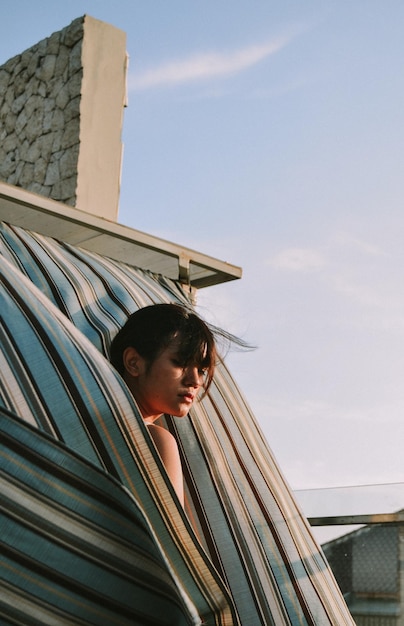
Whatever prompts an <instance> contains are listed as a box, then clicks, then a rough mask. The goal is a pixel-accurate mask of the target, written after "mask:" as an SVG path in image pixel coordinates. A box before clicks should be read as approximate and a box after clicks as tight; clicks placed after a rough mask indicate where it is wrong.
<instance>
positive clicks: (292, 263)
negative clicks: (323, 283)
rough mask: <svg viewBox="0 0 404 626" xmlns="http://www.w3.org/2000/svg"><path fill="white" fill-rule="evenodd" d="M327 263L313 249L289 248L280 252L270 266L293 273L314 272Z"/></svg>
mask: <svg viewBox="0 0 404 626" xmlns="http://www.w3.org/2000/svg"><path fill="white" fill-rule="evenodd" d="M325 263H326V261H325V258H324V257H323V255H322V254H320V252H318V251H317V250H313V249H311V248H287V249H285V250H282V251H281V252H279V254H278V255H276V256H275V257H274V258H273V259H272V260H271V261H270V263H269V264H270V265H271V266H272V267H275V268H276V269H280V270H287V271H291V272H313V271H316V270H319V269H321V268H323V267H324V265H325Z"/></svg>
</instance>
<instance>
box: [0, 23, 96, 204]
mask: <svg viewBox="0 0 404 626" xmlns="http://www.w3.org/2000/svg"><path fill="white" fill-rule="evenodd" d="M83 23H84V18H79V19H77V20H75V21H74V22H72V24H70V26H68V27H67V28H64V29H63V30H61V31H59V32H57V33H54V34H53V35H51V36H50V37H49V38H47V39H44V40H43V41H41V42H40V43H38V44H36V45H35V46H33V47H32V48H29V49H28V50H26V51H25V52H23V53H22V54H19V55H18V56H16V57H14V58H12V59H10V60H9V61H7V62H6V63H5V64H4V65H2V66H1V67H0V179H1V180H3V181H5V182H7V183H10V184H12V185H16V186H18V187H24V189H28V190H30V191H34V192H36V193H39V194H41V195H44V196H47V197H50V198H53V199H55V200H60V201H62V202H64V203H67V204H70V205H72V206H75V204H76V186H77V160H78V154H79V129H80V91H81V82H82V76H83V67H82V63H81V49H82V43H83Z"/></svg>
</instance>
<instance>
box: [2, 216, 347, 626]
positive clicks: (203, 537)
mask: <svg viewBox="0 0 404 626" xmlns="http://www.w3.org/2000/svg"><path fill="white" fill-rule="evenodd" d="M0 246H1V248H0V252H1V254H2V255H3V262H2V264H1V266H2V270H3V280H2V283H3V289H2V298H3V300H2V303H1V313H2V315H4V326H3V327H2V331H1V332H2V347H3V353H2V357H1V358H2V367H1V387H0V393H1V402H2V404H3V406H4V407H5V409H6V410H8V411H11V412H12V413H14V414H16V415H17V416H18V417H19V418H21V419H22V420H24V421H25V422H29V423H30V424H31V429H30V433H31V434H35V433H34V431H33V430H32V427H36V428H37V429H39V430H40V431H44V433H46V434H44V435H42V437H46V436H47V441H48V443H49V442H50V438H54V439H55V440H57V441H58V442H59V443H57V442H55V444H54V445H55V446H56V445H57V446H59V448H61V447H63V450H64V451H65V453H66V454H67V453H68V452H69V451H70V450H74V452H75V454H76V455H79V456H80V457H82V458H83V459H85V460H86V461H85V462H86V463H87V466H86V467H92V468H93V469H92V470H91V471H93V472H94V475H95V473H97V472H98V474H100V472H101V473H102V476H103V480H104V479H105V480H106V476H108V478H109V480H111V481H113V483H112V482H111V484H114V485H123V488H125V489H127V490H128V492H129V494H130V496H131V498H132V500H131V503H132V505H131V506H132V507H133V508H135V506H136V503H137V505H138V507H139V508H140V510H141V511H142V514H143V515H144V517H145V519H146V520H147V523H148V524H149V532H150V537H151V538H153V541H154V544H155V546H156V549H157V550H158V553H159V554H160V555H161V559H162V560H161V562H164V563H165V565H166V568H167V575H166V578H165V579H164V580H165V584H166V585H168V584H169V583H168V582H167V581H168V580H170V581H171V582H170V584H172V585H173V596H172V598H173V603H172V605H170V607H169V609H170V610H173V611H174V610H176V611H177V615H178V611H179V607H181V617H177V616H175V617H172V618H169V619H168V621H167V622H161V623H170V624H182V623H199V619H200V618H201V619H202V620H203V622H204V623H206V624H217V625H222V626H227V625H231V624H235V625H236V624H242V625H243V626H259V625H261V624H262V625H271V624H276V625H290V624H293V625H321V626H322V625H324V626H326V625H328V624H333V625H338V626H342V625H345V624H353V621H352V618H351V616H350V615H349V613H348V610H347V608H346V606H345V603H344V601H343V599H342V597H341V594H340V592H339V590H338V588H337V586H336V583H335V581H334V578H333V576H332V574H331V572H330V570H329V567H328V565H327V563H326V561H325V559H324V557H323V555H322V552H321V550H320V549H319V547H318V545H317V544H316V542H315V540H314V539H313V537H312V534H311V531H310V528H309V526H308V524H307V523H306V521H305V519H304V517H303V516H302V514H301V512H300V510H299V508H298V507H297V505H296V503H295V501H294V498H293V496H292V495H291V493H290V490H289V488H288V486H287V484H286V483H285V481H284V479H283V477H282V474H281V473H280V471H279V468H278V466H277V464H276V461H275V460H274V458H273V456H272V454H271V451H270V449H269V447H268V445H267V443H266V441H265V440H264V438H263V436H262V433H261V431H260V429H259V426H258V425H257V423H256V421H255V419H254V417H253V415H252V414H251V411H250V410H249V407H248V404H247V403H246V401H245V399H244V398H243V396H242V394H241V393H240V391H239V389H238V388H237V385H236V384H235V382H234V381H233V380H232V377H231V375H230V373H229V372H228V371H227V369H226V367H225V366H220V367H219V368H218V370H217V373H216V375H215V381H214V384H213V386H212V389H211V390H210V393H209V395H208V396H207V397H206V398H204V400H203V401H202V402H200V403H199V404H198V405H196V406H195V407H194V408H193V409H192V412H191V415H190V417H189V418H188V419H182V420H170V421H169V422H168V423H167V427H168V428H170V429H171V430H172V432H174V434H175V435H176V437H177V440H178V442H179V445H180V450H181V453H182V456H183V465H184V473H185V478H186V495H187V498H186V500H187V503H186V514H184V512H183V511H182V510H181V507H178V506H177V504H178V503H177V501H176V497H175V494H174V493H173V490H172V489H171V486H170V484H169V481H168V480H167V479H166V476H165V473H164V469H163V468H162V466H161V463H160V460H159V458H158V455H157V454H156V452H155V450H154V448H153V446H152V445H150V442H149V439H148V433H147V431H146V429H145V428H144V425H143V423H142V420H141V419H140V417H139V414H138V412H137V409H136V407H135V405H134V403H133V401H132V399H131V398H130V397H129V396H128V394H127V392H126V389H125V387H124V385H123V383H122V382H121V380H120V379H119V376H117V375H116V374H115V372H114V371H113V370H112V369H111V367H110V366H109V364H108V362H107V361H106V359H105V358H104V357H103V356H102V355H103V354H104V355H108V349H109V344H110V341H111V338H112V337H113V335H114V334H115V333H116V331H117V329H118V328H119V327H120V326H121V325H122V324H123V323H124V321H125V320H126V318H127V316H128V315H129V314H130V313H131V312H132V311H134V310H135V309H137V308H139V307H142V306H145V305H147V304H150V303H152V302H169V301H179V302H186V301H187V298H186V294H185V293H184V292H183V291H182V290H181V288H180V286H179V285H177V284H176V283H175V282H173V281H170V280H167V279H165V278H163V277H161V276H154V275H152V274H150V273H147V272H144V271H142V270H139V269H135V268H132V267H129V266H125V265H123V264H119V263H116V262H114V261H111V260H110V259H107V258H104V257H100V256H98V255H95V254H91V253H88V252H85V251H83V250H80V249H79V248H74V247H72V246H68V245H64V244H61V243H58V242H56V241H54V240H51V239H49V238H46V237H43V236H39V235H35V234H33V233H29V232H27V231H24V230H22V229H19V228H15V227H10V226H7V225H5V224H3V225H2V230H1V239H0ZM19 426H20V427H21V424H19ZM27 428H28V427H27ZM60 442H61V443H60ZM59 448H58V449H59ZM77 458H78V457H77ZM83 462H84V461H83ZM96 468H97V469H96ZM98 474H97V475H98ZM89 475H90V473H89ZM22 480H24V478H22ZM91 480H92V479H91ZM91 480H88V481H87V482H86V487H85V486H83V485H82V489H83V497H84V494H85V493H86V488H89V485H90V482H91ZM117 489H118V487H117ZM121 489H122V488H121ZM23 491H24V489H23ZM118 491H119V489H118ZM30 494H31V496H32V498H34V499H35V498H36V497H37V498H38V502H40V501H41V496H40V494H37V493H36V491H35V489H34V490H33V491H32V492H31V491H30ZM54 532H55V533H56V529H54ZM94 532H98V529H94ZM99 532H101V531H99ZM69 549H70V546H69ZM134 553H135V556H134V558H136V548H135V549H134ZM21 558H23V557H21ZM27 560H28V561H29V563H31V557H30V556H29V555H27ZM23 562H24V567H25V566H26V567H29V565H26V564H25V561H24V560H23ZM100 572H103V569H102V567H101V566H100ZM153 575H154V573H153ZM1 576H2V579H3V578H4V579H7V572H6V571H4V572H3V571H2V572H1ZM108 576H109V573H108V571H106V572H105V577H106V578H105V580H107V579H108ZM100 579H101V582H100V585H102V584H103V582H102V580H103V574H102V575H101V573H100ZM135 581H136V577H135ZM8 584H10V585H11V587H12V591H13V593H17V591H16V589H18V586H16V588H14V587H13V585H16V583H14V582H13V581H11V582H10V581H8ZM134 584H135V583H134ZM167 588H168V587H166V589H167ZM159 591H160V590H159ZM97 593H98V590H97ZM162 595H163V598H162V603H163V604H164V601H165V600H164V598H166V596H165V594H164V593H162ZM86 601H87V600H86ZM89 601H91V598H90V600H89ZM163 604H162V605H163ZM46 608H47V610H48V611H51V608H50V607H46ZM55 610H56V609H55ZM58 610H59V611H66V613H68V611H69V602H68V600H66V602H65V601H64V602H63V608H62V609H60V608H58ZM83 611H84V609H83ZM167 614H168V609H167ZM173 615H174V614H173ZM80 619H82V622H80V621H79V622H77V623H93V622H91V621H86V620H87V616H85V615H84V613H83V615H80ZM117 619H118V622H113V621H111V622H108V621H99V622H98V623H100V624H101V623H102V624H109V623H111V624H112V623H122V624H125V622H124V621H121V622H119V618H117ZM170 619H171V621H170ZM181 619H182V620H183V621H181ZM147 620H149V621H147ZM153 620H154V617H153V616H152V615H150V616H147V617H146V616H145V617H144V621H136V619H135V618H134V619H133V621H132V623H133V624H138V623H139V624H149V623H150V624H159V623H160V622H158V621H153ZM187 620H188V621H187ZM10 623H18V622H13V621H10ZM27 623H29V622H27ZM43 623H48V622H43ZM49 623H63V622H57V621H56V622H49ZM70 623H76V622H70Z"/></svg>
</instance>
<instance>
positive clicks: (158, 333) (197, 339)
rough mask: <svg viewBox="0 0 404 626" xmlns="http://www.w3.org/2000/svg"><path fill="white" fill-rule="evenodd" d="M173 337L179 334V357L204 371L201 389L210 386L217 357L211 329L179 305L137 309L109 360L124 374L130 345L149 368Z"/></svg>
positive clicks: (184, 363)
mask: <svg viewBox="0 0 404 626" xmlns="http://www.w3.org/2000/svg"><path fill="white" fill-rule="evenodd" d="M175 337H179V339H180V342H179V345H180V347H179V353H178V359H179V362H180V363H181V365H182V366H183V367H186V366H187V365H189V364H190V363H193V364H195V365H197V367H198V368H200V369H203V370H205V371H206V377H205V381H204V384H203V388H204V390H205V393H206V391H207V390H208V389H209V387H210V384H211V382H212V379H213V374H214V370H215V366H216V361H217V359H218V354H217V348H216V342H215V337H214V331H213V330H212V329H211V328H210V326H209V325H208V324H207V323H206V322H204V321H203V320H202V319H201V318H200V317H199V316H198V315H196V313H194V312H193V311H192V310H191V309H189V308H188V307H186V306H183V305H180V304H175V303H171V304H154V305H150V306H147V307H144V308H142V309H138V310H137V311H135V312H134V313H132V315H130V317H129V318H128V320H127V322H126V323H125V324H124V326H123V327H122V328H121V329H120V331H119V332H118V334H117V335H116V336H115V337H114V339H113V340H112V343H111V352H110V360H111V363H112V365H113V366H114V367H115V369H116V370H118V372H119V373H120V374H121V376H123V374H124V371H125V368H124V363H123V353H124V351H125V349H126V348H128V347H133V348H135V349H136V350H137V352H138V353H139V354H140V356H141V357H143V358H144V359H145V360H146V362H147V364H148V366H149V367H150V366H151V364H152V363H153V361H154V360H155V359H156V358H157V357H158V356H159V354H160V353H161V352H162V351H163V350H165V349H166V348H167V347H168V346H169V345H170V343H171V342H172V341H173V339H174V338H175Z"/></svg>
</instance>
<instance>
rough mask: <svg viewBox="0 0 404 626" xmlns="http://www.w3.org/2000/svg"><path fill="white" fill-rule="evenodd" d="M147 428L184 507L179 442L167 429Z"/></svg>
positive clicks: (156, 426) (153, 425) (152, 426)
mask: <svg viewBox="0 0 404 626" xmlns="http://www.w3.org/2000/svg"><path fill="white" fill-rule="evenodd" d="M147 428H148V430H149V433H150V435H151V437H152V439H153V442H154V445H155V446H156V448H157V450H158V453H159V454H160V457H161V460H162V461H163V465H164V467H165V469H166V471H167V474H168V476H169V478H170V480H171V482H172V484H173V486H174V489H175V491H176V493H177V496H178V498H179V500H180V502H181V504H182V506H184V485H183V476H182V467H181V460H180V455H179V452H178V446H177V442H176V440H175V438H174V437H173V435H172V434H171V433H170V432H169V431H168V430H166V429H165V428H162V426H158V425H157V424H147Z"/></svg>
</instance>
